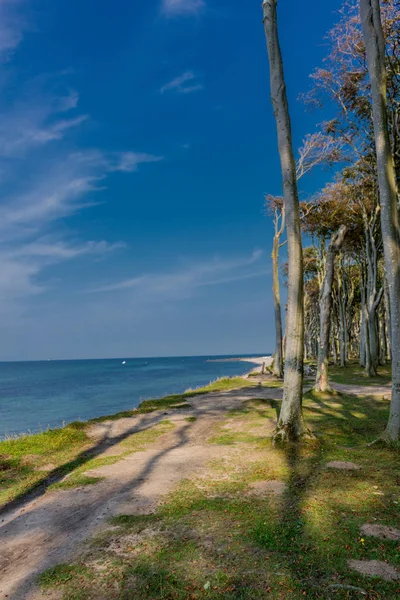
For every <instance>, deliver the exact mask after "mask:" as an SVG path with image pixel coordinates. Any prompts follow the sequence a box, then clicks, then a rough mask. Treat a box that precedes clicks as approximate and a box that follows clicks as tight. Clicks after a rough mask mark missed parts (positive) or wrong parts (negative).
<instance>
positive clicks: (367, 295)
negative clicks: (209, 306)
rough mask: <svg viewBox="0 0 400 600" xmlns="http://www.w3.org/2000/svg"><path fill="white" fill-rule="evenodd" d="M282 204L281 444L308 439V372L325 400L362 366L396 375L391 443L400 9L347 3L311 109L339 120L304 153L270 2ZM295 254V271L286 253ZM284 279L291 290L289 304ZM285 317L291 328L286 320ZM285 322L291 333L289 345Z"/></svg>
mask: <svg viewBox="0 0 400 600" xmlns="http://www.w3.org/2000/svg"><path fill="white" fill-rule="evenodd" d="M263 12H264V26H265V33H266V39H267V46H268V54H269V62H270V71H271V97H272V104H273V107H274V114H275V117H276V120H277V130H278V143H279V153H280V158H281V165H282V175H283V189H284V194H283V196H282V197H276V196H273V195H268V196H267V197H266V209H267V213H268V214H269V215H270V216H271V217H272V218H273V222H274V232H275V234H274V241H273V249H272V273H273V294H274V306H275V326H276V347H275V355H274V365H273V371H274V375H276V376H277V377H282V376H284V381H285V382H284V401H283V404H282V410H281V415H280V420H279V423H278V427H277V430H276V433H275V435H276V439H298V438H300V437H302V436H303V435H308V434H309V432H308V430H307V427H306V426H305V424H304V423H303V419H302V414H301V397H302V389H303V388H302V386H303V365H304V361H316V363H317V370H316V376H315V389H316V390H318V391H321V392H326V391H329V390H330V384H329V365H330V364H335V365H340V366H341V367H345V366H346V364H348V362H349V361H354V360H357V361H359V364H360V366H362V367H363V369H365V376H366V377H367V378H370V377H376V376H377V374H379V368H380V367H381V366H384V365H386V364H388V363H391V364H392V377H393V384H392V405H391V412H390V417H389V422H388V426H387V429H386V431H385V433H384V434H383V435H382V438H381V439H382V440H385V441H388V442H390V443H391V442H396V441H399V439H400V232H399V206H400V205H399V194H398V184H399V181H400V18H399V15H400V2H399V1H398V0H383V1H382V3H381V5H380V4H379V1H378V0H361V1H360V2H358V1H356V0H346V2H345V3H344V5H343V7H342V9H341V11H340V13H339V18H338V20H337V22H336V24H335V25H334V26H333V28H332V29H331V30H330V31H329V32H327V36H326V39H327V54H326V57H325V59H324V61H323V64H322V65H321V66H319V67H318V68H316V69H315V70H314V72H313V73H311V74H310V78H311V87H310V90H309V91H308V92H307V93H306V94H304V95H303V96H302V98H301V100H302V101H303V102H304V103H305V105H306V106H307V107H308V108H309V109H310V110H315V111H318V110H319V109H321V108H322V107H324V110H325V112H328V113H330V118H329V119H328V120H325V121H324V122H322V123H321V124H320V126H319V129H318V130H317V131H316V132H313V133H310V134H309V135H307V136H306V137H305V139H304V141H303V144H302V147H301V148H299V150H298V152H297V160H296V158H295V156H296V153H295V151H294V149H293V144H292V137H291V122H290V114H289V107H288V101H287V97H286V88H285V80H284V72H283V63H282V56H281V50H280V45H279V38H278V25H277V21H278V19H277V3H276V1H275V0H265V1H264V3H263ZM318 168H319V169H320V168H326V169H330V170H331V171H332V173H333V175H332V181H331V182H330V183H328V184H326V185H325V186H324V187H323V189H321V190H320V191H319V192H318V193H317V194H315V195H314V196H312V197H311V198H310V199H308V200H305V201H303V200H299V188H300V185H301V179H302V177H303V176H304V175H306V174H307V173H309V172H310V171H312V170H313V169H318ZM283 247H287V261H286V255H284V257H285V259H283V258H282V255H283V252H284V251H285V250H286V248H285V250H281V248H283ZM280 271H281V272H283V278H284V280H285V286H286V287H287V296H288V300H287V306H286V307H283V306H282V303H281V289H280V279H281V277H280ZM285 309H286V319H283V315H282V312H283V310H285ZM283 320H285V321H286V334H283V326H282V322H283Z"/></svg>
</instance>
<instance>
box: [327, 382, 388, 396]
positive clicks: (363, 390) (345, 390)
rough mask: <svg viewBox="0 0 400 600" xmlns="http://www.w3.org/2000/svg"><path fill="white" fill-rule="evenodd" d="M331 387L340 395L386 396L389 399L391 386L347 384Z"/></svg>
mask: <svg viewBox="0 0 400 600" xmlns="http://www.w3.org/2000/svg"><path fill="white" fill-rule="evenodd" d="M332 387H333V388H334V389H335V390H337V391H338V392H341V393H342V394H352V395H354V396H386V397H387V398H391V396H392V385H391V384H388V385H350V384H347V383H333V384H332Z"/></svg>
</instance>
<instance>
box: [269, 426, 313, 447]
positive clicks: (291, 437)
mask: <svg viewBox="0 0 400 600" xmlns="http://www.w3.org/2000/svg"><path fill="white" fill-rule="evenodd" d="M315 439H316V438H315V435H314V434H313V433H312V431H310V429H308V428H307V427H305V426H303V427H301V429H300V431H299V430H297V429H294V428H293V427H291V426H289V425H279V424H278V425H277V426H276V429H275V431H274V433H273V435H272V445H273V446H275V445H279V444H288V443H293V442H307V441H314V440H315Z"/></svg>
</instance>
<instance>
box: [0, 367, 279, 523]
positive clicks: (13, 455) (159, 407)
mask: <svg viewBox="0 0 400 600" xmlns="http://www.w3.org/2000/svg"><path fill="white" fill-rule="evenodd" d="M267 358H270V357H267ZM243 360H244V361H245V362H253V363H255V364H257V363H258V364H259V365H260V366H258V367H256V368H255V369H252V370H251V371H250V372H249V373H248V374H244V375H241V376H233V377H221V378H219V379H216V380H214V381H212V382H210V383H209V384H208V385H205V386H203V387H198V388H195V389H188V390H186V391H185V392H183V393H181V394H174V395H170V396H164V397H160V398H155V399H152V400H144V401H142V402H141V403H140V405H139V406H138V407H137V408H133V409H130V410H126V411H121V412H117V413H114V414H108V415H104V416H98V417H95V418H93V419H88V420H85V421H73V422H71V423H68V424H66V425H64V426H63V427H58V428H52V429H50V428H49V429H47V430H44V431H42V432H39V433H29V432H28V433H25V434H21V435H19V436H16V437H8V438H5V439H1V440H0V468H3V469H4V470H5V471H4V472H10V473H11V474H12V473H14V475H15V473H17V472H19V471H20V473H19V475H18V477H16V478H15V481H14V475H13V477H12V480H10V482H9V484H8V485H5V486H4V489H3V490H0V514H2V511H3V510H4V508H5V506H8V509H11V508H12V507H13V506H16V505H18V503H19V502H21V501H25V500H26V499H27V498H28V497H35V495H36V493H40V492H41V491H43V490H44V489H48V488H49V487H51V486H52V485H55V484H56V483H59V482H60V481H64V480H65V487H69V486H70V485H71V484H73V485H80V484H81V483H82V482H83V484H84V485H86V484H87V483H92V481H89V480H90V479H91V478H90V477H89V480H87V481H86V480H84V479H81V478H80V471H79V468H80V465H81V463H82V461H83V463H86V462H87V461H89V460H96V456H97V455H98V453H99V447H100V448H101V450H102V451H105V450H106V448H107V447H108V446H107V444H108V441H107V434H106V435H105V437H104V433H105V432H107V431H108V429H109V428H110V427H111V426H112V422H116V421H119V422H120V423H121V426H122V424H126V423H127V422H130V423H132V427H135V424H134V423H135V422H136V421H137V422H139V421H140V419H143V418H146V417H147V416H149V413H154V412H158V415H155V417H154V419H153V418H152V422H153V421H154V423H153V424H154V425H155V426H156V424H157V423H158V421H160V420H161V422H164V423H165V421H162V420H163V419H165V417H164V416H163V415H165V414H168V415H172V414H173V413H175V412H177V413H179V411H182V410H189V409H190V408H191V405H190V403H189V402H188V401H189V400H190V399H193V398H195V397H196V396H206V395H208V394H211V393H217V394H218V393H221V392H228V391H237V390H240V388H249V387H256V386H257V385H258V382H257V381H256V380H254V381H252V380H251V377H249V376H250V374H251V373H254V372H259V370H260V369H261V367H262V363H263V357H258V358H257V359H255V360H250V359H246V358H245V359H243ZM116 426H117V427H118V425H116ZM153 429H154V428H153V427H151V428H150V429H149V431H153ZM97 430H100V433H101V436H100V437H101V438H102V439H101V440H99V439H98V438H97V434H96V431H97ZM103 430H104V431H103ZM155 431H157V429H156V430H155ZM99 444H100V446H99ZM103 446H104V447H103ZM106 460H110V459H108V458H107V459H106ZM10 461H11V462H10ZM10 464H12V465H13V470H12V471H11V470H10V466H9V465H10ZM73 471H76V472H77V473H78V474H79V475H78V479H77V481H76V482H75V483H73V482H74V481H75V480H73V479H71V480H69V479H68V477H69V474H70V473H72V472H73ZM96 481H97V480H96ZM96 481H93V483H95V482H96ZM85 482H86V483H85ZM4 483H5V484H6V482H4ZM63 485H64V484H63Z"/></svg>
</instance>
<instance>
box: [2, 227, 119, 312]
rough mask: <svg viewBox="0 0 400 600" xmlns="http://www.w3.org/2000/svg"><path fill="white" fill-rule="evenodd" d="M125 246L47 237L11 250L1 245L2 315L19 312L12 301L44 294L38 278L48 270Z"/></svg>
mask: <svg viewBox="0 0 400 600" xmlns="http://www.w3.org/2000/svg"><path fill="white" fill-rule="evenodd" d="M124 247H125V245H124V244H122V243H115V244H110V243H108V242H106V241H104V240H103V241H100V242H93V241H89V242H84V243H68V242H65V241H64V240H51V239H46V238H44V239H39V240H38V241H35V242H32V243H29V244H25V245H22V246H20V247H15V248H11V249H10V248H6V247H4V245H2V246H0V312H1V313H5V312H7V310H11V311H13V310H15V309H17V311H18V310H19V309H20V307H19V306H15V305H14V304H10V303H11V302H14V301H17V300H22V299H25V298H26V297H27V296H32V295H34V294H39V293H42V292H44V291H45V290H46V284H44V283H38V277H39V276H40V274H41V273H42V272H43V270H44V269H45V268H47V267H49V266H51V265H55V264H59V263H61V262H63V261H67V260H73V259H76V258H78V257H82V256H85V255H86V256H103V255H105V254H108V253H110V252H114V251H115V250H117V249H120V248H124Z"/></svg>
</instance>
